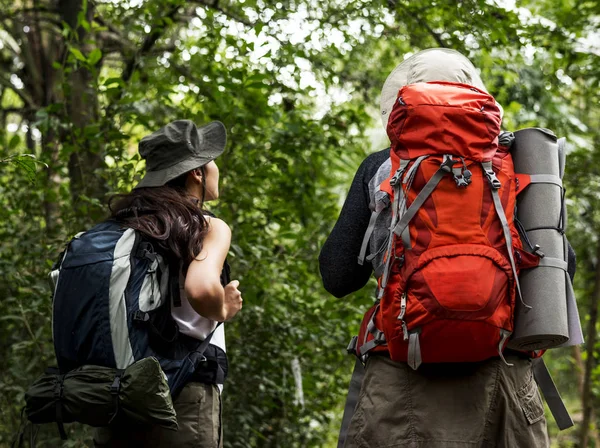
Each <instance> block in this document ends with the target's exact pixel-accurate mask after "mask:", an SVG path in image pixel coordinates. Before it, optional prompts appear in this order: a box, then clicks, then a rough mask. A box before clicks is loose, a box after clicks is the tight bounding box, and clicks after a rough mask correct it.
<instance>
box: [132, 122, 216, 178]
mask: <svg viewBox="0 0 600 448" xmlns="http://www.w3.org/2000/svg"><path fill="white" fill-rule="evenodd" d="M226 142H227V132H226V130H225V126H224V125H223V123H221V122H220V121H213V122H211V123H208V124H206V125H204V126H201V127H197V126H196V124H195V123H194V122H193V121H191V120H176V121H173V122H171V123H169V124H168V125H166V126H164V127H162V128H160V129H159V130H158V131H156V132H153V133H152V134H150V135H147V136H146V137H144V138H142V140H141V141H140V143H139V146H138V149H139V151H140V155H141V156H142V158H143V159H145V160H146V175H145V176H144V177H143V178H142V180H141V181H140V182H139V183H138V184H137V185H136V186H135V188H144V187H160V186H163V185H165V184H166V183H167V182H169V181H171V180H173V179H175V178H177V177H179V176H181V175H182V174H184V173H187V172H188V171H191V170H193V169H196V168H199V167H201V166H203V165H206V164H207V163H209V162H210V161H212V160H214V159H216V158H217V157H219V156H220V155H221V154H222V153H223V150H224V149H225V144H226Z"/></svg>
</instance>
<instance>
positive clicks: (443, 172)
mask: <svg viewBox="0 0 600 448" xmlns="http://www.w3.org/2000/svg"><path fill="white" fill-rule="evenodd" d="M440 123H444V125H443V126H441V125H440ZM499 134H500V111H499V109H498V107H497V106H496V103H495V100H494V99H493V97H492V96H490V95H488V94H487V93H485V92H483V91H481V90H478V89H476V88H474V87H472V86H470V85H464V84H458V83H448V82H431V83H417V84H411V85H408V86H405V87H403V88H402V89H400V92H399V94H398V100H397V105H396V106H395V107H394V109H393V111H392V114H391V117H390V120H389V124H388V135H389V137H390V140H391V142H392V149H391V152H390V159H391V170H390V174H389V176H388V178H387V179H386V180H385V181H384V182H383V183H382V184H381V185H380V187H379V189H380V191H382V192H385V193H387V195H388V197H389V203H390V204H391V212H392V220H391V224H390V233H389V238H388V241H387V244H386V247H385V248H383V249H382V250H384V260H385V264H384V266H383V269H382V272H381V276H380V278H379V282H378V285H379V292H378V298H379V299H380V303H378V304H376V305H375V306H374V309H373V310H372V314H371V316H372V317H371V318H370V319H369V323H368V324H367V328H366V330H367V331H366V336H367V337H366V338H364V337H363V338H362V339H361V338H360V336H359V343H358V344H359V347H358V350H359V354H360V355H361V356H362V355H365V354H366V353H368V351H369V349H370V348H371V347H369V345H373V346H381V345H383V343H385V344H386V348H387V351H388V352H389V353H390V356H391V358H392V359H393V360H394V361H404V362H408V363H409V364H410V365H411V366H412V367H413V368H415V369H416V368H418V367H419V365H420V364H421V363H423V362H473V361H481V360H484V359H487V358H490V357H493V356H497V355H500V356H502V350H503V348H504V346H505V343H506V341H507V339H508V337H509V336H510V334H511V332H512V325H513V322H512V319H513V309H514V301H515V298H516V297H517V294H518V293H519V286H518V277H517V274H518V269H520V266H519V267H517V262H516V261H515V256H514V251H515V250H518V249H521V245H520V240H519V238H518V233H517V230H516V228H515V227H514V223H513V218H514V216H513V214H514V208H515V202H516V188H515V183H514V182H515V180H514V179H515V178H514V169H513V166H512V159H511V156H510V154H509V153H508V152H505V151H498V135H499ZM481 272H485V273H486V275H485V276H482V275H480V274H481ZM519 300H521V298H520V297H519ZM366 320H367V319H365V321H366ZM371 341H373V342H371Z"/></svg>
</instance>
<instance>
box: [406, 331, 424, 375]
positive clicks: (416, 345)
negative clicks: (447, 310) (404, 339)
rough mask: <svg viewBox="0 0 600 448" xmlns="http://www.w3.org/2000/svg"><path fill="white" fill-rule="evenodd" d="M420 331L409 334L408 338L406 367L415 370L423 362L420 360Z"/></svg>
mask: <svg viewBox="0 0 600 448" xmlns="http://www.w3.org/2000/svg"><path fill="white" fill-rule="evenodd" d="M419 333H421V331H420V329H417V330H415V331H413V332H411V333H410V334H409V336H408V359H407V362H408V365H409V366H410V367H411V368H412V369H413V370H417V369H418V368H419V366H420V365H421V363H422V362H423V360H422V358H421V343H420V342H419Z"/></svg>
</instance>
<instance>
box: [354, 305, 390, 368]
mask: <svg viewBox="0 0 600 448" xmlns="http://www.w3.org/2000/svg"><path fill="white" fill-rule="evenodd" d="M378 311H379V305H377V308H375V311H374V312H373V314H372V315H371V319H369V323H368V324H367V333H366V334H365V338H364V339H365V340H364V341H363V345H361V347H360V350H359V352H360V356H364V355H366V354H367V353H368V352H369V351H370V350H373V349H374V348H375V347H377V346H378V345H381V344H385V342H386V340H385V335H384V334H383V331H381V330H380V329H379V328H377V327H376V326H375V315H376V314H377V312H378ZM369 333H370V334H372V335H373V339H371V340H370V341H367V337H368V334H369Z"/></svg>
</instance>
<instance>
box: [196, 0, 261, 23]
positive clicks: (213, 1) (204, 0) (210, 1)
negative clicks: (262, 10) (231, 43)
mask: <svg viewBox="0 0 600 448" xmlns="http://www.w3.org/2000/svg"><path fill="white" fill-rule="evenodd" d="M196 3H199V4H201V5H204V6H206V7H208V8H210V9H214V10H215V11H219V12H220V13H221V14H223V15H225V16H227V17H229V18H230V19H232V20H235V21H236V22H239V23H242V24H244V25H246V26H247V27H249V28H254V26H255V25H256V24H255V23H252V22H250V21H249V20H248V19H246V18H244V17H240V16H238V15H236V14H234V13H232V12H231V11H228V10H226V9H225V8H223V7H222V6H221V5H220V1H219V0H196Z"/></svg>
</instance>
